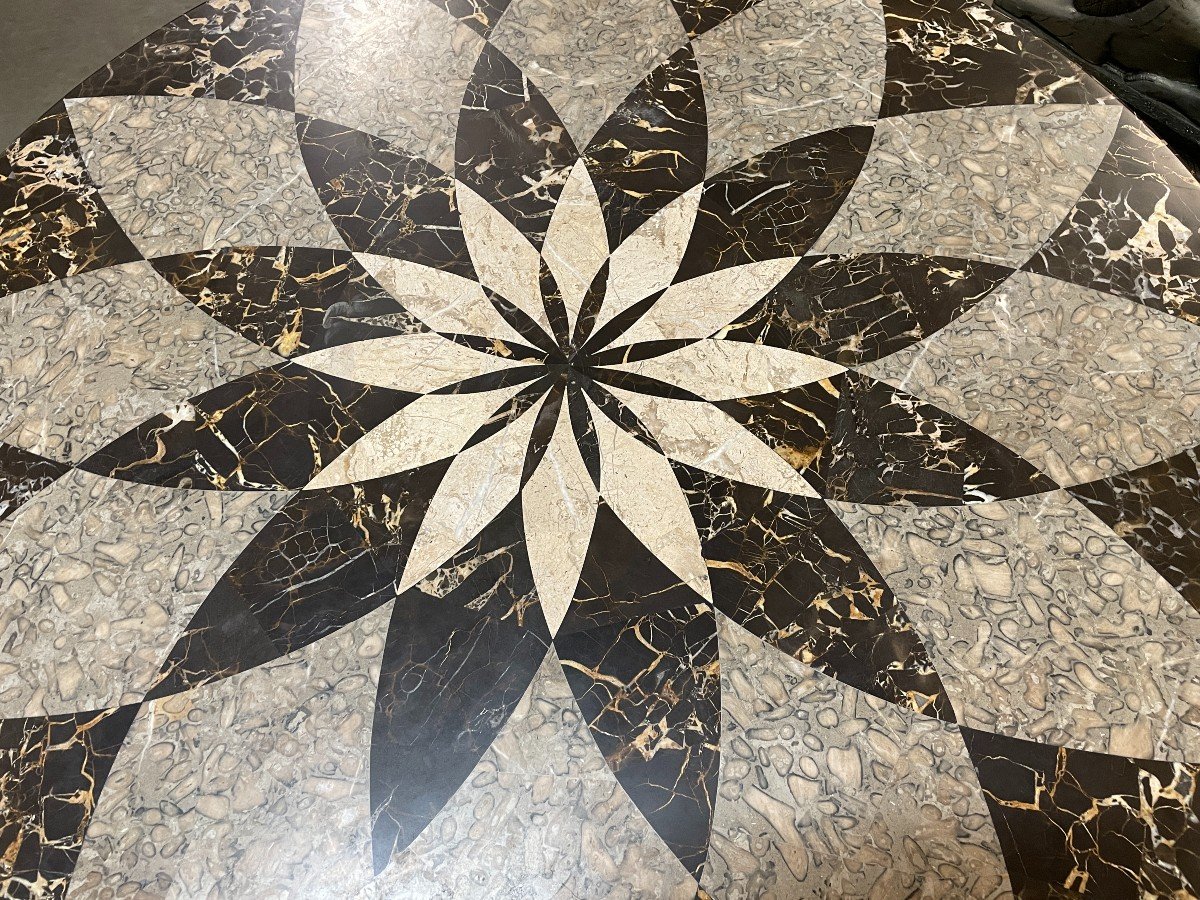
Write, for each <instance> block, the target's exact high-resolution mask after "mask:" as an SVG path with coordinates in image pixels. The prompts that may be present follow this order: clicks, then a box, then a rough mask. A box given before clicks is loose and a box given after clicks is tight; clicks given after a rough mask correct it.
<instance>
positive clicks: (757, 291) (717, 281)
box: [617, 256, 796, 345]
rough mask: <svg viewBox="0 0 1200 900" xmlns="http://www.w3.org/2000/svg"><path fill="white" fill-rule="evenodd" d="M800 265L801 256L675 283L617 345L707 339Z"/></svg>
mask: <svg viewBox="0 0 1200 900" xmlns="http://www.w3.org/2000/svg"><path fill="white" fill-rule="evenodd" d="M795 266H796V257H794V256H788V257H784V258H783V259H769V260H766V261H765V262H753V263H747V264H746V265H744V266H731V267H730V268H728V269H721V270H720V271H717V272H711V273H709V274H708V275H701V276H700V277H699V278H691V279H689V280H687V281H681V282H679V283H678V284H673V285H671V286H670V287H669V288H667V290H666V292H664V293H663V295H662V296H661V297H659V298H658V301H657V302H656V303H655V304H654V305H653V306H652V307H650V310H649V312H647V313H646V314H645V315H644V316H642V318H640V319H639V320H638V321H637V322H636V323H635V324H634V326H633V327H632V328H630V329H629V330H628V331H626V332H625V333H624V334H623V335H621V336H620V337H619V338H618V339H617V341H618V342H619V343H620V344H621V345H625V344H637V343H641V342H642V341H660V340H664V339H669V340H674V339H681V338H705V337H708V336H709V335H712V334H715V333H716V332H717V331H719V330H720V329H721V328H722V327H723V326H725V325H728V324H729V323H730V322H731V321H733V319H734V318H735V317H736V316H737V315H738V314H739V313H742V312H745V311H746V310H747V309H749V308H750V307H751V306H753V305H754V304H755V303H757V302H758V301H759V300H761V299H762V298H763V296H764V295H766V293H767V291H769V290H771V288H773V287H775V285H777V284H779V282H780V280H781V279H782V278H783V276H785V275H786V274H787V273H788V272H790V271H791V270H792V269H793V268H795Z"/></svg>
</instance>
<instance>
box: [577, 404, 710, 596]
mask: <svg viewBox="0 0 1200 900" xmlns="http://www.w3.org/2000/svg"><path fill="white" fill-rule="evenodd" d="M588 405H589V408H590V410H591V414H592V421H593V422H594V423H595V426H596V439H597V442H598V443H599V447H600V494H601V496H603V497H604V499H605V501H606V502H607V503H608V505H609V506H610V507H611V508H612V510H613V512H615V513H616V514H617V516H618V517H620V519H621V521H622V522H624V523H625V525H626V527H628V528H629V530H630V531H631V532H632V533H633V536H634V537H636V538H637V539H638V540H639V541H641V542H642V543H643V544H644V545H645V546H646V547H647V548H648V549H649V550H650V552H652V553H653V554H654V555H655V556H657V557H658V559H659V560H660V561H661V562H662V564H663V565H665V566H666V567H667V568H668V569H670V570H671V571H672V572H674V573H675V574H676V575H678V576H679V578H680V579H681V580H682V581H683V583H684V584H686V585H688V586H689V587H690V588H692V590H694V591H696V592H697V593H698V594H700V595H701V596H703V597H705V598H706V599H709V600H711V599H712V587H711V585H710V584H709V579H708V567H707V566H706V565H705V563H704V557H703V555H702V554H701V552H700V536H699V535H698V534H697V533H696V525H695V522H694V521H693V519H692V514H691V511H690V510H689V508H688V502H687V498H686V497H685V496H684V495H683V491H682V489H681V488H680V487H679V482H678V481H677V480H676V479H675V472H674V471H673V470H672V469H671V464H670V463H669V462H668V461H667V459H666V457H664V456H662V455H661V454H659V453H656V452H655V451H653V450H651V449H650V448H649V447H647V446H646V445H645V444H643V443H642V442H641V441H639V440H637V439H636V438H634V437H632V436H631V435H629V434H628V433H627V432H626V431H625V430H624V429H623V428H621V427H619V426H618V425H617V424H616V423H614V422H613V421H612V419H610V418H608V416H606V415H604V413H602V412H600V410H598V409H597V408H596V407H595V405H594V404H592V403H591V401H590V400H589V401H588Z"/></svg>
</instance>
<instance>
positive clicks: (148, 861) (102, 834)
mask: <svg viewBox="0 0 1200 900" xmlns="http://www.w3.org/2000/svg"><path fill="white" fill-rule="evenodd" d="M391 610H392V604H391V603H387V604H385V605H384V606H382V607H380V608H379V609H377V610H375V611H374V612H371V613H369V614H367V615H366V616H364V617H363V618H361V619H359V620H358V621H357V622H355V623H353V624H351V625H348V626H347V627H345V628H343V629H341V630H340V631H336V632H334V633H333V634H331V635H329V636H328V637H325V638H322V639H321V640H319V641H316V642H315V643H313V644H310V645H308V646H307V647H304V648H303V649H301V650H297V651H296V652H294V653H292V654H289V655H288V656H285V657H282V658H280V659H276V660H272V661H271V662H268V663H264V664H263V665H261V666H259V667H257V668H254V669H250V670H249V671H247V672H242V673H240V674H238V675H235V676H233V677H232V678H228V679H225V680H223V681H218V682H215V683H213V684H211V685H208V686H206V687H203V688H199V689H197V690H193V691H188V692H185V693H182V694H176V695H174V696H171V697H166V698H164V699H162V700H156V701H154V702H153V703H151V704H148V705H147V706H145V707H143V708H142V709H141V710H140V711H139V712H138V715H137V718H136V719H134V722H133V726H132V728H131V729H130V734H129V738H128V739H127V740H126V742H125V745H124V746H123V747H122V749H121V751H120V753H119V754H118V756H117V759H116V762H115V764H114V765H113V769H112V772H111V774H110V775H109V778H108V781H107V783H106V784H105V786H104V792H103V794H101V796H100V801H99V803H98V804H97V807H96V811H95V814H94V815H93V817H92V821H91V825H90V827H89V828H88V833H87V839H86V841H85V843H84V847H83V850H82V852H81V853H80V856H79V863H78V865H77V867H76V869H75V874H74V876H73V877H72V879H71V888H70V891H69V893H68V896H69V897H70V898H72V900H101V898H108V897H114V896H119V897H125V896H137V897H151V896H158V897H181V898H182V897H278V898H284V897H352V896H361V892H363V891H364V890H365V889H366V888H367V884H368V881H369V880H370V878H371V875H372V868H371V804H370V786H369V782H368V775H369V769H370V744H371V719H372V714H373V712H374V706H375V690H376V685H377V684H378V681H379V667H380V662H381V659H382V656H383V648H384V636H385V634H386V633H387V627H388V617H389V616H390V614H391Z"/></svg>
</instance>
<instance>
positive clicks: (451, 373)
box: [292, 331, 519, 394]
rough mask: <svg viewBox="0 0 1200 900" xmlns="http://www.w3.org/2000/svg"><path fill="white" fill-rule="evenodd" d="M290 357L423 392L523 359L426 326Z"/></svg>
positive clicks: (347, 375)
mask: <svg viewBox="0 0 1200 900" xmlns="http://www.w3.org/2000/svg"><path fill="white" fill-rule="evenodd" d="M292 362H295V363H297V364H299V365H302V366H307V367H308V368H310V369H315V370H316V371H318V372H324V373H325V374H326V375H334V376H336V377H338V378H346V379H349V380H350V381H357V382H359V383H361V384H376V385H379V386H381V387H386V388H392V389H394V390H398V391H412V392H414V393H417V394H424V393H427V392H429V391H436V390H437V389H438V388H444V387H447V386H448V385H451V384H454V383H455V382H457V381H462V380H463V379H464V378H474V377H475V376H477V375H486V374H488V373H489V372H499V371H501V370H502V369H507V368H512V367H514V366H517V365H519V364H518V363H514V362H512V361H510V360H507V359H504V358H503V357H500V356H494V355H493V354H491V353H480V352H479V351H478V350H472V349H470V348H469V347H464V346H463V345H462V344H456V343H454V341H451V340H448V339H447V338H444V337H442V336H441V335H440V334H434V333H433V332H432V331H422V332H418V333H416V334H397V335H392V336H390V337H382V338H372V339H371V340H369V341H356V342H355V343H353V344H341V345H339V346H337V347H326V348H325V349H324V350H316V351H314V352H312V353H305V354H303V355H301V356H297V357H294V358H293V359H292Z"/></svg>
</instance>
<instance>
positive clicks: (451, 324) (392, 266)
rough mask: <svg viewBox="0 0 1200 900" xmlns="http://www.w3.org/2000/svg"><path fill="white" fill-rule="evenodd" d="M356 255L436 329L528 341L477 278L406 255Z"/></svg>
mask: <svg viewBox="0 0 1200 900" xmlns="http://www.w3.org/2000/svg"><path fill="white" fill-rule="evenodd" d="M354 255H355V256H357V257H358V261H359V262H361V263H362V264H363V268H365V269H366V270H367V271H368V272H370V273H371V276H372V277H373V278H374V279H375V280H376V281H378V282H379V283H380V284H381V285H383V286H384V287H385V288H387V290H388V291H389V292H390V293H391V295H392V296H393V297H395V298H396V299H397V300H398V301H399V302H400V303H401V305H403V307H404V308H405V309H406V310H408V311H409V312H410V313H412V314H413V315H414V316H416V317H417V318H418V319H420V320H421V321H422V322H424V323H425V324H426V325H428V326H429V327H430V328H432V329H433V330H434V331H440V332H442V333H444V334H471V335H475V336H477V337H487V338H496V339H498V340H501V341H518V342H524V341H525V339H524V338H523V337H521V336H520V335H519V334H517V332H516V331H515V330H514V329H513V327H512V326H511V325H509V324H508V323H507V322H506V321H504V317H503V316H501V315H500V313H498V312H496V307H494V306H492V303H491V301H490V300H488V298H487V297H486V296H485V295H484V293H483V289H482V288H481V287H480V286H479V283H478V282H475V281H471V280H470V279H468V278H462V277H461V276H458V275H453V274H451V273H450V272H442V271H439V270H438V269H431V268H429V267H428V266H423V265H421V264H420V263H415V262H410V261H409V260H406V259H392V258H391V257H389V256H376V255H375V254H374V253H356V254H354Z"/></svg>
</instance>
